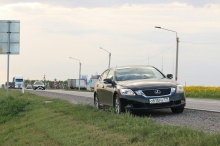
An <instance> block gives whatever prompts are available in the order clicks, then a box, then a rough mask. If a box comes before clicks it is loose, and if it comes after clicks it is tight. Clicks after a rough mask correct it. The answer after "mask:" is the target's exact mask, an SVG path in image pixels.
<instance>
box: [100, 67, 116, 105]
mask: <svg viewBox="0 0 220 146" xmlns="http://www.w3.org/2000/svg"><path fill="white" fill-rule="evenodd" d="M113 77H114V70H112V69H111V70H110V71H109V73H108V75H107V77H106V78H107V79H110V80H112V81H113ZM113 93H114V88H113V86H112V83H107V82H104V89H103V92H102V94H103V102H104V103H105V105H108V106H113V99H112V98H113Z"/></svg>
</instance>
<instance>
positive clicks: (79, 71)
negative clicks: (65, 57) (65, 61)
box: [69, 57, 81, 91]
mask: <svg viewBox="0 0 220 146" xmlns="http://www.w3.org/2000/svg"><path fill="white" fill-rule="evenodd" d="M69 58H70V59H74V60H78V61H79V91H80V77H81V62H80V60H79V59H77V58H72V57H69Z"/></svg>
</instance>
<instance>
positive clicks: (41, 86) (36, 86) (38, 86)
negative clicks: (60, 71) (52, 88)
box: [33, 81, 45, 90]
mask: <svg viewBox="0 0 220 146" xmlns="http://www.w3.org/2000/svg"><path fill="white" fill-rule="evenodd" d="M33 89H34V90H36V89H39V90H45V85H44V83H43V82H42V81H36V82H34V84H33Z"/></svg>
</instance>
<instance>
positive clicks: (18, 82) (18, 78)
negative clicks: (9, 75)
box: [13, 75, 24, 89]
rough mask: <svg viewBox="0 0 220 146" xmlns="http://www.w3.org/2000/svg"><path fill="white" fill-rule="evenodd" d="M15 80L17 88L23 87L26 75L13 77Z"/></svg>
mask: <svg viewBox="0 0 220 146" xmlns="http://www.w3.org/2000/svg"><path fill="white" fill-rule="evenodd" d="M13 82H14V84H15V86H14V88H15V89H22V87H23V86H24V77H23V76H21V75H17V76H15V77H14V78H13Z"/></svg>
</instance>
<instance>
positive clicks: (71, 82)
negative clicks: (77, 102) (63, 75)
mask: <svg viewBox="0 0 220 146" xmlns="http://www.w3.org/2000/svg"><path fill="white" fill-rule="evenodd" d="M67 83H68V88H70V89H79V79H68V80H67ZM80 88H81V89H86V82H85V80H84V79H80Z"/></svg>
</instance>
